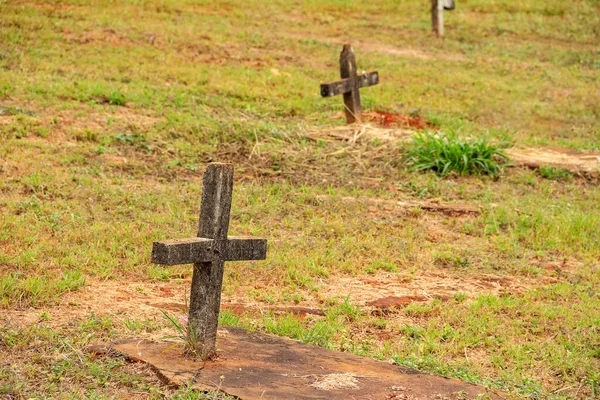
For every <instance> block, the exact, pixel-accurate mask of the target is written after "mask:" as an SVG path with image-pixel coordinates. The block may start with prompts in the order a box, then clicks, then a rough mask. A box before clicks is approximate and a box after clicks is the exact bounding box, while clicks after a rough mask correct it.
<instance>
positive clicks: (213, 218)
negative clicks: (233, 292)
mask: <svg viewBox="0 0 600 400" xmlns="http://www.w3.org/2000/svg"><path fill="white" fill-rule="evenodd" d="M232 192H233V166H232V165H231V164H218V163H215V164H210V165H209V166H208V168H207V169H206V172H205V173H204V178H203V182H202V203H201V206H200V228H199V231H198V237H195V238H189V239H175V240H166V241H163V242H154V245H153V247H152V262H153V263H155V264H162V265H178V264H194V272H193V275H192V289H191V292H190V309H189V317H188V332H187V334H188V344H189V345H191V346H192V350H193V352H194V353H195V354H196V356H197V357H199V358H201V359H202V360H206V359H207V358H209V357H210V356H211V355H213V354H214V353H215V351H216V344H215V342H216V338H217V324H218V320H219V308H220V305H221V286H222V282H223V267H224V264H225V261H240V260H264V259H265V258H266V257H267V240H266V239H251V238H243V237H230V238H228V237H227V230H228V229H229V213H230V211H231V196H232Z"/></svg>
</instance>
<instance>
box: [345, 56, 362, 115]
mask: <svg viewBox="0 0 600 400" xmlns="http://www.w3.org/2000/svg"><path fill="white" fill-rule="evenodd" d="M340 77H341V78H342V79H349V80H350V86H351V87H352V88H353V89H354V88H356V57H354V50H352V46H350V45H349V44H345V45H344V48H343V49H342V52H341V53H340ZM344 111H346V123H348V124H351V123H353V122H355V121H356V120H357V119H360V116H361V115H362V107H361V105H360V92H359V91H358V90H351V91H349V92H346V93H344Z"/></svg>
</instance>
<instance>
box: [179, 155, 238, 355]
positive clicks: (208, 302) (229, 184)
mask: <svg viewBox="0 0 600 400" xmlns="http://www.w3.org/2000/svg"><path fill="white" fill-rule="evenodd" d="M232 193H233V165H226V164H212V165H209V166H208V168H207V169H206V172H205V173H204V178H203V181H202V203H201V205H200V226H199V227H198V237H202V238H207V239H213V240H214V246H215V247H214V250H213V251H214V252H213V257H212V260H210V261H201V262H197V263H194V272H193V274H192V288H191V291H190V309H189V316H188V338H191V339H192V340H191V342H192V343H193V344H194V345H195V346H196V348H195V349H193V350H194V352H195V353H196V354H197V356H198V357H200V358H202V359H205V358H206V357H208V356H210V355H211V354H213V353H215V351H216V348H215V346H216V339H217V325H218V321H219V310H220V307H221V287H222V284H223V269H224V266H225V262H224V260H223V259H222V258H221V257H219V255H221V254H224V253H225V248H224V245H226V240H227V231H228V230H229V213H230V211H231V197H232Z"/></svg>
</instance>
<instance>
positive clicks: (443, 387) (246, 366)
mask: <svg viewBox="0 0 600 400" xmlns="http://www.w3.org/2000/svg"><path fill="white" fill-rule="evenodd" d="M89 350H90V351H92V352H94V353H104V354H113V355H114V354H123V355H124V356H125V357H126V358H128V359H129V360H130V361H140V362H145V363H148V364H149V365H151V366H152V368H153V369H154V370H155V371H156V372H157V374H158V376H159V377H160V378H161V379H162V380H163V381H164V382H165V383H167V384H171V385H176V386H178V385H185V384H191V385H192V386H193V387H195V388H197V389H201V390H221V391H223V392H225V393H227V394H230V395H233V396H238V397H240V398H241V399H250V400H251V399H263V400H266V399H328V400H331V399H363V400H369V399H373V400H374V399H377V400H379V399H382V400H383V399H386V400H399V399H415V400H416V399H432V400H433V399H436V400H442V399H470V398H472V399H474V398H478V397H477V396H478V395H483V396H484V397H483V398H486V399H502V397H501V396H499V395H498V394H495V393H492V392H490V391H488V390H487V389H486V388H483V387H481V386H477V385H474V384H469V383H464V382H461V381H459V380H456V379H447V378H443V377H439V376H435V375H429V374H425V373H421V372H419V371H416V370H414V369H410V368H405V367H401V366H397V365H393V364H390V363H386V362H382V361H376V360H372V359H369V358H363V357H358V356H355V355H353V354H349V353H340V352H336V351H332V350H327V349H323V348H320V347H316V346H312V345H308V344H304V343H301V342H298V341H296V340H292V339H288V338H282V337H279V336H274V335H268V334H264V333H258V332H249V331H247V330H245V329H242V328H237V327H221V328H219V331H218V335H217V357H213V358H211V359H209V360H206V361H204V362H202V361H198V362H197V361H193V360H190V359H189V358H185V357H184V356H183V354H184V349H183V344H173V343H165V342H151V341H144V340H131V339H130V340H122V341H119V342H115V343H113V344H111V345H108V346H93V347H91V348H90V349H89Z"/></svg>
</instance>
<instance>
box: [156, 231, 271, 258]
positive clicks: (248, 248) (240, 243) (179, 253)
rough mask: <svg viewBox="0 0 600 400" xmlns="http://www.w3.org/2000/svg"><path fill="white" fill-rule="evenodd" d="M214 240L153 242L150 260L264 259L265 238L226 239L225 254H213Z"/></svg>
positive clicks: (265, 253)
mask: <svg viewBox="0 0 600 400" xmlns="http://www.w3.org/2000/svg"><path fill="white" fill-rule="evenodd" d="M214 242H215V240H213V239H206V238H198V237H195V238H188V239H174V240H165V241H162V242H154V245H153V247H152V262H153V263H154V264H161V265H179V264H194V263H199V262H205V261H211V260H212V259H213V258H214V256H216V257H217V258H219V259H220V260H223V261H243V260H264V259H265V258H267V240H266V239H252V238H244V237H230V238H228V239H226V242H227V245H226V247H225V254H214V252H215V248H216V246H215V243H214Z"/></svg>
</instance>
